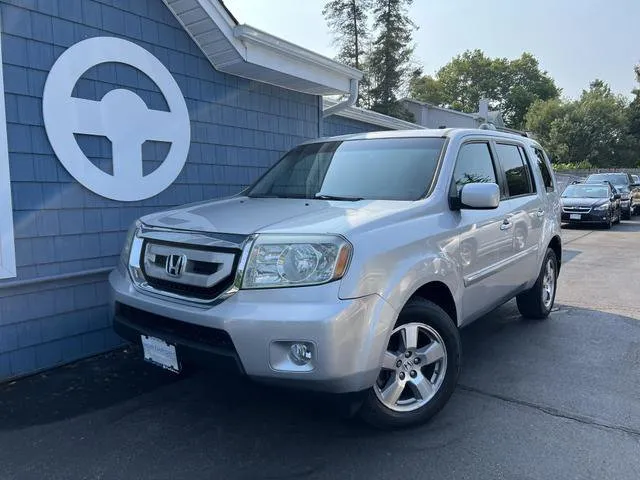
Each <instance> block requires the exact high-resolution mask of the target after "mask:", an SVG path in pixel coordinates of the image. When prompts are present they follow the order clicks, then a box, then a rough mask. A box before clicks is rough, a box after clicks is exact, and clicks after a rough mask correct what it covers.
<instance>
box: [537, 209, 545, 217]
mask: <svg viewBox="0 0 640 480" xmlns="http://www.w3.org/2000/svg"><path fill="white" fill-rule="evenodd" d="M536 215H537V216H538V218H540V217H544V210H542V209H541V208H540V209H538V211H537V212H536Z"/></svg>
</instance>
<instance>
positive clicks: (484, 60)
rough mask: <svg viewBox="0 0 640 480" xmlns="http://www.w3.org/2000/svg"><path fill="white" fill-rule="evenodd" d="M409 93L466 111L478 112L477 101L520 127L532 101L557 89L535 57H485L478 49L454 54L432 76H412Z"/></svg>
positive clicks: (549, 96)
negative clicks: (482, 100)
mask: <svg viewBox="0 0 640 480" xmlns="http://www.w3.org/2000/svg"><path fill="white" fill-rule="evenodd" d="M410 93H411V96H412V97H413V98H415V99H416V100H422V101H426V102H430V103H435V104H436V105H440V106H443V107H448V108H453V109H455V110H461V111H463V112H467V113H474V112H477V111H478V105H479V103H480V100H481V99H483V98H486V99H487V100H489V108H491V109H495V110H501V111H502V114H503V118H504V119H505V123H506V124H507V125H508V126H510V127H512V128H522V127H523V126H524V123H525V115H526V113H527V111H528V110H529V108H530V107H531V105H533V103H534V102H535V101H536V100H548V99H552V98H557V97H558V96H559V95H560V90H559V89H558V88H557V87H556V85H555V83H554V81H553V79H552V78H551V77H549V75H548V74H547V72H543V71H541V70H540V65H539V63H538V60H537V59H536V58H535V57H534V56H533V55H531V54H529V53H523V54H522V56H521V57H520V58H517V59H515V60H507V59H506V58H490V57H487V56H486V55H485V54H484V52H482V50H468V51H466V52H464V53H463V54H461V55H458V56H457V57H454V58H453V59H452V60H451V61H450V62H449V63H448V64H447V65H445V66H444V67H442V68H441V69H440V70H439V71H438V72H437V74H436V75H435V77H430V76H426V77H422V78H414V79H412V82H411V85H410Z"/></svg>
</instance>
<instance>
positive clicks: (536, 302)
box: [516, 219, 611, 320]
mask: <svg viewBox="0 0 640 480" xmlns="http://www.w3.org/2000/svg"><path fill="white" fill-rule="evenodd" d="M609 225H611V219H609ZM557 282H558V259H557V258H556V254H555V252H554V251H553V250H552V249H551V248H547V253H546V254H545V256H544V261H543V262H542V268H541V269H540V274H539V275H538V279H537V280H536V283H535V285H534V286H533V287H532V288H530V289H529V290H527V291H526V292H524V293H521V294H520V295H518V296H517V297H516V300H517V303H518V310H519V311H520V313H521V314H522V316H523V317H525V318H532V319H539V320H541V319H545V318H547V317H548V316H549V314H550V313H551V308H553V302H554V301H555V299H556V286H557Z"/></svg>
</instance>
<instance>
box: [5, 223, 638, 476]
mask: <svg viewBox="0 0 640 480" xmlns="http://www.w3.org/2000/svg"><path fill="white" fill-rule="evenodd" d="M636 218H638V217H636ZM564 241H565V250H566V251H565V255H566V260H568V261H567V262H566V263H565V265H564V266H563V268H562V272H561V278H560V284H559V292H558V297H557V301H556V304H557V307H556V310H555V311H554V312H553V313H552V315H551V318H550V319H549V320H547V321H543V322H529V321H523V320H522V319H521V318H520V316H519V315H518V313H517V309H516V308H515V304H514V302H510V303H508V304H506V305H504V306H503V307H501V308H499V309H498V310H496V311H495V312H492V313H491V314H489V315H487V316H486V317H485V318H484V319H482V320H479V321H478V322H475V323H474V324H472V325H471V326H470V327H469V328H467V329H465V330H464V331H463V350H464V365H463V372H462V375H461V378H460V385H459V387H458V389H457V390H456V392H455V393H454V395H453V397H452V399H451V401H450V403H449V404H448V405H447V406H446V407H445V409H444V410H443V411H442V412H441V413H440V414H439V415H438V416H437V417H436V418H435V419H434V420H433V421H432V422H430V423H429V424H428V425H426V426H423V427H419V428H414V429H411V430H404V431H397V432H390V433H389V432H378V431H373V430H371V429H369V428H367V427H365V426H363V425H360V424H359V423H357V422H354V421H353V420H349V419H345V418H343V417H342V416H341V415H340V414H339V412H337V411H336V410H335V409H334V408H332V406H331V405H332V404H331V402H330V401H329V399H327V398H326V397H322V396H318V395H311V394H304V393H300V392H292V391H285V390H279V389H274V388H267V387H264V386H261V385H256V384H253V383H251V382H248V381H246V380H243V379H239V378H234V377H216V376H213V375H212V374H211V373H208V372H198V373H195V374H191V375H189V376H185V377H177V376H173V375H172V374H169V373H165V372H163V371H160V370H158V369H156V368H155V367H152V366H149V365H146V364H144V363H142V362H140V361H138V360H139V359H138V356H139V354H138V352H136V351H134V350H126V351H120V352H115V353H112V354H109V355H105V356H101V357H97V358H94V359H90V360H86V361H83V362H79V363H77V364H74V365H70V366H67V367H63V368H60V369H58V370H55V371H52V372H49V373H46V374H43V375H38V376H34V377H31V378H28V379H23V380H20V381H18V382H14V383H11V384H8V385H3V386H0V479H2V480H5V479H7V480H8V479H21V480H22V479H31V478H33V479H38V480H41V479H54V478H55V479H65V480H68V479H76V478H79V479H80V478H83V479H84V478H87V479H103V478H104V479H112V478H113V479H119V478H136V479H137V478H153V479H165V478H166V479H179V478H189V479H199V478H207V479H217V478H220V479H252V480H254V479H289V478H291V479H293V478H295V479H302V478H304V479H307V478H310V479H350V478H354V479H361V478H366V479H378V478H385V479H388V478H432V479H485V478H486V479H503V478H504V479H570V478H576V479H602V478H607V479H633V480H637V479H638V478H640V375H639V372H640V313H639V312H638V311H637V308H636V307H637V305H638V301H637V294H638V290H639V289H638V279H639V278H640V276H639V273H638V272H640V249H639V248H638V247H639V246H640V221H638V220H634V221H633V222H623V224H622V225H620V226H616V227H614V229H613V230H612V231H605V230H589V229H582V228H580V229H566V230H564Z"/></svg>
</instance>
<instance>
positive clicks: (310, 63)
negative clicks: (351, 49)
mask: <svg viewBox="0 0 640 480" xmlns="http://www.w3.org/2000/svg"><path fill="white" fill-rule="evenodd" d="M163 1H164V3H165V4H166V5H167V7H168V8H169V9H170V10H171V12H172V13H173V14H174V16H175V17H176V18H177V19H178V21H179V22H180V24H181V25H182V26H183V28H184V29H185V30H186V31H187V32H188V33H189V35H190V36H191V38H192V39H193V40H194V41H195V42H196V44H197V45H198V46H199V47H200V49H201V50H202V51H203V52H204V54H205V55H206V56H207V58H208V59H209V61H211V64H212V65H213V67H214V68H215V69H216V70H219V71H221V72H226V73H230V74H233V75H237V76H241V77H245V78H250V79H252V80H257V81H262V82H265V83H270V84H273V85H277V86H280V87H283V88H287V89H289V90H295V91H299V92H304V93H310V94H314V95H336V94H337V95H339V94H346V93H349V89H350V86H351V80H352V79H353V80H358V81H359V80H360V79H362V76H363V74H362V72H360V71H359V70H356V69H354V68H350V67H347V66H345V65H343V64H341V63H339V62H336V61H334V60H331V59H330V58H327V57H324V56H322V55H319V54H317V53H315V52H312V51H310V50H307V49H305V48H302V47H299V46H298V45H295V44H293V43H291V42H287V41H285V40H282V39H280V38H277V37H274V36H272V35H270V34H268V33H265V32H263V31H261V30H258V29H255V28H253V27H250V26H248V25H237V24H236V22H235V20H234V19H233V18H232V17H231V16H230V15H229V13H228V11H227V10H226V9H225V8H224V6H223V5H222V4H221V3H220V2H219V1H218V0H163ZM213 29H217V30H219V31H220V32H221V33H222V35H223V38H224V40H221V41H220V42H215V43H211V42H209V43H207V41H206V35H205V34H206V32H210V31H212V30H213ZM221 38H222V37H221Z"/></svg>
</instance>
